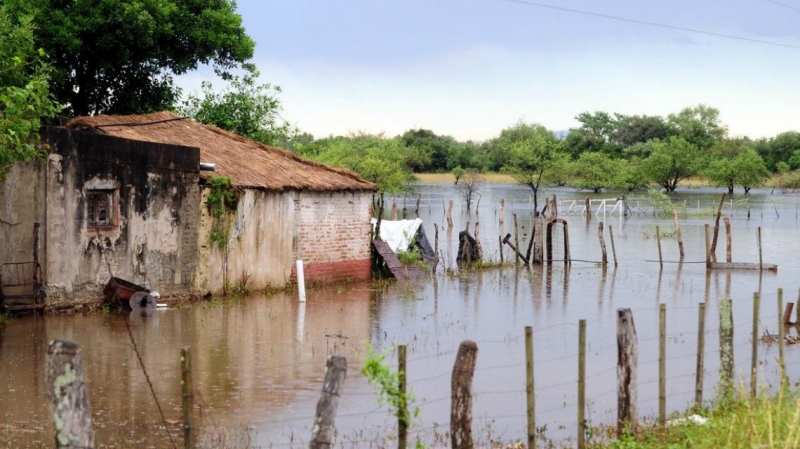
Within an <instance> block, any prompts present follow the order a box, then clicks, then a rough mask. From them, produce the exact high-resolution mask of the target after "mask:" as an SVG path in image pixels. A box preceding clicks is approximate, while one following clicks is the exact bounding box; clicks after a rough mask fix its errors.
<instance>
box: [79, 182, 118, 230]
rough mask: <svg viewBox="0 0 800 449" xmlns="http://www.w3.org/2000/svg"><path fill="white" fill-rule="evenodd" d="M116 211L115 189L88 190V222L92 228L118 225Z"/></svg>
mask: <svg viewBox="0 0 800 449" xmlns="http://www.w3.org/2000/svg"><path fill="white" fill-rule="evenodd" d="M114 212H115V209H114V191H113V190H89V191H87V192H86V223H87V224H88V225H89V227H90V228H105V227H114V226H116V225H117V223H116V219H115V218H116V214H115V213H114Z"/></svg>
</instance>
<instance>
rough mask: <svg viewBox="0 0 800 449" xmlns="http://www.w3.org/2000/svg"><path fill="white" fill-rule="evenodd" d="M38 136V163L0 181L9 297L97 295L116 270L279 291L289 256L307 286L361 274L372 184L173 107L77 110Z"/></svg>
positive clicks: (178, 289)
mask: <svg viewBox="0 0 800 449" xmlns="http://www.w3.org/2000/svg"><path fill="white" fill-rule="evenodd" d="M42 141H43V142H44V143H46V144H47V156H46V159H45V160H41V161H34V162H27V163H20V164H16V165H14V166H12V167H11V168H10V169H9V170H8V173H7V174H6V176H5V178H3V179H2V180H0V198H1V199H2V207H0V238H2V239H3V242H4V244H3V245H2V248H1V249H0V264H2V265H0V276H2V278H1V279H0V282H1V283H2V293H3V295H4V299H5V303H6V304H9V303H10V300H11V299H14V298H15V297H17V296H19V297H24V296H26V295H27V296H31V294H32V293H33V296H37V295H38V296H42V295H45V296H46V303H47V304H58V303H63V302H71V301H73V300H80V301H84V300H88V301H92V300H99V299H100V292H101V291H102V289H103V286H104V285H105V284H106V282H107V281H108V280H109V279H110V277H112V276H114V277H119V278H123V279H126V280H128V281H131V282H134V283H137V284H141V285H144V286H145V287H147V288H150V289H154V290H158V291H159V292H161V293H162V295H163V294H170V293H190V292H193V293H196V294H201V295H202V294H205V293H206V292H214V293H216V292H220V291H222V290H224V289H226V288H248V289H262V288H265V287H269V286H282V285H285V284H286V283H289V282H291V281H292V280H293V277H294V276H295V271H294V270H295V261H296V260H298V259H301V260H303V261H304V263H305V275H306V279H307V280H311V281H318V282H321V283H325V282H331V281H338V280H343V279H368V278H369V275H370V249H369V245H370V235H369V234H370V214H371V196H372V193H373V192H374V191H375V189H376V186H375V185H374V184H372V183H370V182H368V181H365V180H364V179H362V178H360V177H359V176H358V175H357V174H355V173H353V172H351V171H349V170H345V169H337V168H332V167H328V166H325V165H323V164H319V163H316V162H313V161H309V160H305V159H302V158H300V157H298V156H296V155H294V154H293V153H291V152H288V151H285V150H282V149H279V148H274V147H270V146H267V145H263V144H261V143H258V142H254V141H251V140H248V139H246V138H243V137H241V136H238V135H235V134H232V133H229V132H227V131H224V130H221V129H219V128H216V127H213V126H207V125H203V124H199V123H197V122H194V121H193V120H190V119H186V118H182V117H178V116H176V115H174V114H172V113H169V112H159V113H154V114H148V115H138V116H102V115H101V116H94V117H80V118H76V119H74V120H72V121H70V122H69V123H68V124H67V125H66V126H65V127H58V128H55V127H49V128H45V129H43V131H42ZM201 167H202V168H201ZM212 168H213V171H212V170H210V169H212ZM35 302H38V303H39V304H44V303H45V301H43V300H41V298H40V299H39V300H38V301H35Z"/></svg>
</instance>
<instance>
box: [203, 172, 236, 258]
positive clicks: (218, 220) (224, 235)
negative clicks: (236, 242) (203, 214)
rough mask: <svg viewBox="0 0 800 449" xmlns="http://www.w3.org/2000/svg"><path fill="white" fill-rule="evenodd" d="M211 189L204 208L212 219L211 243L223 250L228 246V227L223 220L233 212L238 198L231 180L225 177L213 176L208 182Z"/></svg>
mask: <svg viewBox="0 0 800 449" xmlns="http://www.w3.org/2000/svg"><path fill="white" fill-rule="evenodd" d="M208 183H209V186H210V188H211V190H210V192H209V194H208V198H206V207H208V211H209V213H210V214H211V216H212V217H213V218H214V225H213V226H212V228H211V241H212V242H215V243H216V244H217V245H218V247H219V249H225V245H227V244H228V233H229V230H228V228H229V226H228V222H227V220H226V219H225V218H226V215H227V213H228V212H229V211H235V210H236V206H237V204H238V203H239V196H238V195H237V193H236V191H235V190H234V188H233V183H232V180H231V178H228V177H226V176H214V177H211V178H209V180H208Z"/></svg>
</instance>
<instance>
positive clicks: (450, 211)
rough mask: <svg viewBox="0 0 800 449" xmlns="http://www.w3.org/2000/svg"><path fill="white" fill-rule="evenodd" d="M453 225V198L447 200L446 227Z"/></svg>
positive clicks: (449, 227)
mask: <svg viewBox="0 0 800 449" xmlns="http://www.w3.org/2000/svg"><path fill="white" fill-rule="evenodd" d="M452 227H453V200H450V201H448V202H447V229H451V228H452Z"/></svg>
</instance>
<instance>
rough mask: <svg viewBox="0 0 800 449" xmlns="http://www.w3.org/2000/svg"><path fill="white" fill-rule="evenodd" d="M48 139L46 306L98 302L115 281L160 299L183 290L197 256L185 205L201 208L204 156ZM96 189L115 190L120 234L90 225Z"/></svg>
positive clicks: (54, 132)
mask: <svg viewBox="0 0 800 449" xmlns="http://www.w3.org/2000/svg"><path fill="white" fill-rule="evenodd" d="M48 139H49V141H50V144H51V146H52V150H51V154H50V156H49V158H48V161H47V225H46V227H47V232H46V235H47V250H48V251H47V255H48V263H47V266H46V275H45V280H46V283H47V293H48V303H53V302H59V301H62V300H65V299H77V300H82V299H86V300H95V301H96V300H98V299H100V297H99V294H100V292H101V291H102V288H103V286H104V285H105V284H106V282H107V281H108V279H109V278H110V277H111V276H116V277H120V278H123V279H126V280H129V281H132V282H135V283H138V284H142V285H145V286H146V287H148V288H151V289H156V290H159V291H161V292H162V293H163V292H170V291H173V290H175V289H176V288H179V287H181V286H182V285H185V284H186V283H187V282H188V281H189V280H188V279H185V277H186V275H187V273H188V272H190V271H191V270H190V268H191V263H189V268H187V266H186V263H185V262H186V260H185V259H192V260H193V259H194V257H195V256H196V254H195V248H196V240H195V239H193V238H192V232H193V227H194V226H196V221H197V215H196V209H197V208H196V207H188V206H187V203H189V204H197V202H198V201H199V198H197V197H198V196H199V192H198V191H197V189H196V188H194V189H193V188H192V186H195V187H196V185H197V179H198V166H199V150H197V149H196V148H188V147H180V146H173V145H161V144H153V143H147V142H138V141H132V140H127V139H119V138H115V137H110V136H104V135H97V134H92V133H86V132H80V131H73V130H66V129H60V128H50V129H49V132H48ZM97 186H101V187H102V188H105V189H108V188H111V189H114V190H115V194H114V195H115V196H114V201H113V210H114V213H115V214H116V220H115V221H116V223H115V225H114V226H110V227H105V228H101V229H97V228H91V227H90V226H89V225H88V224H87V221H86V211H87V205H86V193H87V190H88V189H91V188H93V187H97ZM184 214H186V215H184ZM193 214H194V215H193ZM195 234H196V232H195Z"/></svg>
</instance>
